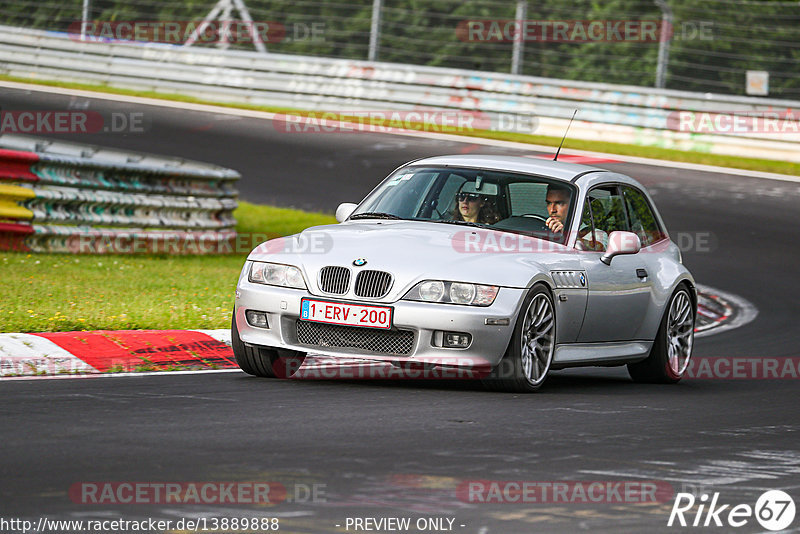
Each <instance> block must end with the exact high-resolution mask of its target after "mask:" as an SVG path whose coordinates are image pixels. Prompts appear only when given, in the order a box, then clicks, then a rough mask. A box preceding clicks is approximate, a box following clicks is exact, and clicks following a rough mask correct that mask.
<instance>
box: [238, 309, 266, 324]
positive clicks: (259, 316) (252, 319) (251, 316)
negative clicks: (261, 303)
mask: <svg viewBox="0 0 800 534" xmlns="http://www.w3.org/2000/svg"><path fill="white" fill-rule="evenodd" d="M244 316H245V318H246V319H247V323H248V324H249V325H250V326H255V327H257V328H269V323H268V322H267V314H266V313H264V312H260V311H253V310H247V311H246V312H244Z"/></svg>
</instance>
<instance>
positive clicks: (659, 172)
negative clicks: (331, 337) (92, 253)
mask: <svg viewBox="0 0 800 534" xmlns="http://www.w3.org/2000/svg"><path fill="white" fill-rule="evenodd" d="M0 95H2V96H0V107H2V109H3V110H12V109H17V110H31V109H47V110H63V109H68V108H71V109H90V110H94V111H100V112H102V113H106V114H107V113H110V112H111V111H118V112H123V113H129V112H131V111H135V112H142V113H143V114H144V116H145V119H146V120H145V122H146V124H147V125H148V126H147V131H146V132H144V133H129V134H94V135H73V136H71V137H70V136H67V137H65V138H69V139H71V140H75V141H78V142H86V143H96V144H102V145H105V146H114V147H119V148H125V149H130V150H144V151H149V152H156V153H167V154H172V155H178V156H183V157H186V158H191V159H198V160H202V161H208V162H212V163H216V164H220V165H225V166H228V167H232V168H234V169H237V170H238V171H240V172H241V173H242V175H243V179H242V182H241V184H240V189H241V196H242V198H243V199H245V200H249V201H253V202H260V203H274V204H279V205H287V206H295V207H299V208H304V209H319V210H324V211H328V212H332V211H333V209H335V207H336V205H337V204H338V203H339V202H343V201H357V200H359V199H360V198H361V197H363V195H364V194H366V193H367V192H368V191H369V190H370V189H371V188H372V186H374V185H375V184H376V183H377V181H378V180H379V179H381V178H382V177H383V176H385V175H386V174H387V173H388V172H389V171H391V170H392V169H393V168H394V167H396V166H397V165H399V164H401V163H403V162H405V161H407V160H410V159H413V158H417V157H422V156H428V155H434V154H447V153H463V152H472V153H518V152H517V151H515V150H512V149H507V148H506V149H504V148H497V147H485V146H477V145H472V144H470V143H469V142H466V143H458V142H453V141H441V140H425V139H421V138H418V137H403V136H394V135H375V134H344V135H342V134H339V135H334V134H298V133H293V134H287V133H282V132H280V131H279V129H276V128H274V127H273V126H272V124H271V123H270V121H268V120H262V119H255V118H246V117H236V116H230V115H217V114H211V113H205V112H196V111H191V112H186V111H179V110H175V109H170V108H161V107H150V106H141V105H134V104H121V103H113V102H109V101H104V100H94V99H93V100H88V99H86V98H83V97H70V96H58V95H51V94H45V93H26V92H25V91H19V90H11V89H5V88H2V89H0ZM598 166H600V167H606V168H610V169H614V170H619V171H621V172H624V173H627V174H630V175H632V176H634V177H636V178H637V179H639V180H640V181H641V182H642V183H644V184H645V185H646V186H647V187H648V188H649V190H650V191H651V192H652V193H653V195H654V198H655V199H656V202H657V204H658V207H659V209H660V211H661V213H662V216H663V217H664V219H665V222H666V224H667V227H668V229H669V230H670V233H671V234H672V235H673V238H675V237H676V236H681V239H683V240H684V242H683V243H681V246H682V248H684V252H683V257H684V262H685V263H686V264H687V266H688V267H689V268H690V270H691V271H692V273H693V274H694V276H695V278H696V279H697V281H698V282H699V283H702V284H705V285H708V286H711V287H714V288H719V289H721V290H723V291H727V292H729V293H733V294H736V295H740V296H741V297H743V298H744V299H746V300H748V301H750V302H752V303H753V304H754V305H755V307H756V308H757V309H758V312H759V314H758V316H757V317H756V319H755V320H754V321H753V322H751V323H749V324H747V325H745V326H743V327H741V328H738V329H735V330H732V331H727V332H723V333H720V334H717V335H713V336H708V337H702V338H698V339H697V341H696V348H695V355H696V356H700V357H710V356H716V357H726V358H785V357H797V356H799V354H798V350H797V347H798V345H799V344H800V334H798V329H797V320H798V318H799V317H800V304H798V302H800V283H798V278H797V273H798V272H800V254H798V253H797V252H796V245H797V243H798V241H799V240H800V229H798V227H797V221H798V220H799V219H800V218H799V217H798V215H799V214H800V184H798V183H793V182H781V181H771V180H764V179H755V178H747V177H740V176H734V175H724V174H715V173H707V172H698V171H688V170H680V169H671V168H666V167H655V166H646V165H639V164H626V163H601V164H598ZM798 384H800V381H799V380H798V378H794V379H792V378H791V377H789V378H786V379H783V380H718V379H702V380H686V381H684V382H682V383H681V384H679V385H677V386H648V385H637V384H633V383H632V382H631V381H630V380H629V379H628V378H627V373H626V372H625V371H624V369H622V368H611V369H603V368H597V369H594V368H592V369H579V370H571V371H563V372H557V373H553V376H552V377H551V379H549V380H548V384H547V385H546V386H545V388H544V389H543V390H542V391H541V392H539V393H538V394H535V395H509V394H499V393H489V392H485V391H482V390H481V389H480V387H478V386H475V385H474V384H470V383H450V382H434V381H424V382H415V383H396V382H386V381H370V382H367V381H348V382H323V381H306V382H300V381H288V382H278V381H268V380H260V379H256V378H252V377H249V376H247V375H244V374H241V373H237V372H234V373H221V374H204V375H168V376H155V377H141V378H110V379H82V380H39V381H17V382H6V383H2V384H0V388H1V389H2V399H3V400H2V404H3V405H2V411H1V412H0V413H2V415H0V429H2V436H3V443H4V446H3V455H2V459H0V480H1V482H0V492H1V493H0V497H2V503H3V504H2V505H1V507H2V515H3V516H4V517H8V516H13V517H27V518H38V517H41V516H43V515H47V516H49V517H53V518H55V517H59V518H79V519H80V518H91V517H120V516H121V517H124V518H126V519H134V518H138V517H141V518H144V517H161V518H164V519H176V518H181V517H184V518H189V517H196V516H199V515H206V516H217V517H232V516H243V515H244V516H258V517H267V516H269V517H280V518H281V531H285V532H336V531H344V528H345V524H346V523H345V522H346V518H348V517H362V518H363V517H375V518H380V517H384V518H385V517H410V518H413V520H416V519H417V518H419V517H447V518H453V519H454V523H453V530H454V531H456V532H464V533H479V532H483V533H490V532H503V533H514V532H534V531H536V532H565V531H575V530H581V529H586V530H594V531H600V532H617V531H631V532H641V531H643V530H645V529H647V530H648V531H653V532H660V531H665V532H666V531H668V530H672V529H669V528H667V526H666V523H667V519H668V517H669V512H670V509H671V506H672V500H673V499H672V496H670V497H669V498H666V499H661V502H655V503H652V502H651V503H634V502H611V503H592V504H581V503H575V502H547V503H527V504H519V503H512V504H485V503H480V502H474V500H473V502H471V500H470V499H469V498H465V496H464V495H463V494H461V493H459V492H458V491H457V488H459V487H462V486H461V485H463V484H467V483H468V482H469V481H474V480H496V481H531V482H552V481H565V480H573V481H575V480H578V481H657V482H659V483H663V484H668V485H669V486H670V487H671V488H672V490H673V491H682V490H692V489H695V490H698V489H699V490H705V491H708V492H712V493H713V492H720V502H722V503H731V504H738V503H748V504H750V505H753V504H755V501H756V498H757V497H758V496H759V495H760V494H761V493H762V492H763V491H765V490H768V489H784V490H785V491H787V492H788V493H789V494H790V495H792V496H793V497H794V498H795V501H798V500H800V446H798V443H800V439H798V438H800V433H798V431H800V406H799V405H798V402H797V399H798V392H800V389H798ZM253 480H256V481H273V482H279V483H282V484H283V485H284V486H286V487H287V488H289V489H290V494H291V493H292V488H294V487H295V484H297V485H298V486H297V487H298V488H304V487H306V486H309V487H310V486H312V485H317V487H318V488H319V490H320V495H318V499H317V502H302V501H304V500H305V499H304V498H303V495H297V496H296V499H295V500H296V501H301V502H291V503H289V502H283V503H280V504H277V505H275V506H270V507H264V506H248V505H230V504H221V505H203V506H198V505H187V504H179V505H176V504H160V505H121V504H107V505H86V504H79V503H75V502H73V501H72V500H71V498H70V496H69V495H68V490H69V488H70V486H71V485H73V484H75V483H79V482H84V481H117V482H122V481H138V482H175V481H177V482H189V481H196V482H200V481H231V482H234V481H253ZM298 491H299V492H300V493H303V492H302V491H300V490H298ZM687 517H688V516H687ZM692 517H693V516H692ZM445 524H447V523H445ZM336 525H340V527H339V528H337V526H336ZM461 525H463V526H461ZM793 526H794V528H795V529H798V528H800V519H796V520H795V522H794V524H793ZM690 530H691V529H690ZM717 530H718V531H725V530H727V529H717ZM762 530H763V529H762V528H761V527H760V526H759V525H758V523H756V522H755V520H751V521H750V522H749V523H748V525H747V526H745V527H743V528H741V529H738V531H740V532H756V531H762ZM350 531H351V532H352V531H353V530H352V528H351V530H350ZM410 531H411V532H418V530H414V529H412V530H410Z"/></svg>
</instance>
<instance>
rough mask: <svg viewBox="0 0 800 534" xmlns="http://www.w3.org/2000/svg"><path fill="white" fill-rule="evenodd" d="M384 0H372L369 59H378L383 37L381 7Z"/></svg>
mask: <svg viewBox="0 0 800 534" xmlns="http://www.w3.org/2000/svg"><path fill="white" fill-rule="evenodd" d="M382 6H383V1H382V0H372V23H371V25H370V29H369V52H368V54H367V59H368V60H369V61H376V60H377V59H378V46H379V43H380V39H381V7H382Z"/></svg>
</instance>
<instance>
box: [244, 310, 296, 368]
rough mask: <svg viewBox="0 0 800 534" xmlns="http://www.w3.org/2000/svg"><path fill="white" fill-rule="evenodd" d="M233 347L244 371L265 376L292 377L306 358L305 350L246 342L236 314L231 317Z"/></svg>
mask: <svg viewBox="0 0 800 534" xmlns="http://www.w3.org/2000/svg"><path fill="white" fill-rule="evenodd" d="M231 347H232V348H233V355H234V356H235V357H236V363H237V364H238V365H239V368H240V369H241V370H242V371H244V372H245V373H247V374H250V375H253V376H260V377H263V378H291V377H292V375H294V374H295V373H296V372H297V370H298V369H299V368H300V366H301V365H303V361H304V360H305V358H306V355H305V353H303V352H296V351H289V350H280V351H279V350H277V349H268V348H265V347H254V346H252V345H246V344H244V343H243V342H242V340H241V338H240V337H239V329H238V328H237V326H236V317H235V316H234V317H232V318H231Z"/></svg>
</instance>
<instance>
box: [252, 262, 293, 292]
mask: <svg viewBox="0 0 800 534" xmlns="http://www.w3.org/2000/svg"><path fill="white" fill-rule="evenodd" d="M247 279H248V280H250V281H251V282H253V283H256V284H266V285H270V286H281V287H293V288H296V289H306V288H307V287H306V281H305V279H303V273H301V272H300V269H298V268H297V267H294V266H293V265H282V264H280V263H264V262H260V261H254V262H253V266H252V267H250V275H249V276H248V277H247Z"/></svg>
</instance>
